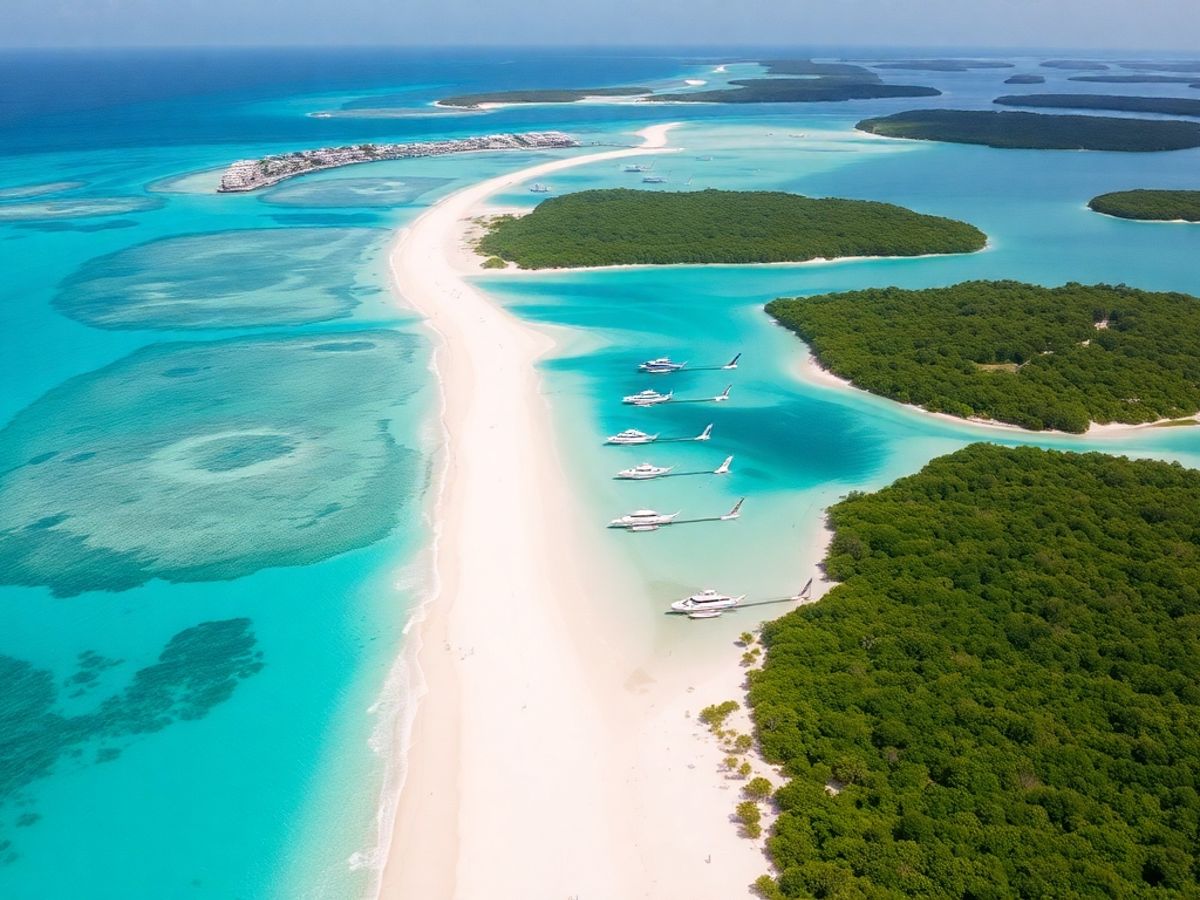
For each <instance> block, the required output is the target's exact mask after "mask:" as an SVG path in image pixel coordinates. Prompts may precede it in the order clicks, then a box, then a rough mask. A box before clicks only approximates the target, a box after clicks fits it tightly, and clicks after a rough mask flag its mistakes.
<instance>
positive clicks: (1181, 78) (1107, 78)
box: [1067, 75, 1196, 84]
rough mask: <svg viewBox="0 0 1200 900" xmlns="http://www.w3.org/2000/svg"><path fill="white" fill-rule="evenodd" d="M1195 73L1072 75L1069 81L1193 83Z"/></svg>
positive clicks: (1095, 82) (1098, 82)
mask: <svg viewBox="0 0 1200 900" xmlns="http://www.w3.org/2000/svg"><path fill="white" fill-rule="evenodd" d="M1195 80H1196V76H1195V75H1072V76H1071V77H1070V78H1068V79H1067V81H1084V82H1092V83H1094V84H1191V83H1192V82H1193V81H1195Z"/></svg>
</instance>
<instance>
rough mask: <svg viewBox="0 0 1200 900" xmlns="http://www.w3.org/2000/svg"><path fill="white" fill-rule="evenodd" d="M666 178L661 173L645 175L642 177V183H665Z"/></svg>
mask: <svg viewBox="0 0 1200 900" xmlns="http://www.w3.org/2000/svg"><path fill="white" fill-rule="evenodd" d="M666 183H667V179H665V178H663V176H661V175H646V176H645V177H644V178H642V184H666Z"/></svg>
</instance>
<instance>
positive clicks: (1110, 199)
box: [1088, 189, 1200, 222]
mask: <svg viewBox="0 0 1200 900" xmlns="http://www.w3.org/2000/svg"><path fill="white" fill-rule="evenodd" d="M1088 207H1089V208H1091V209H1094V210H1095V211H1096V212H1099V213H1104V214H1105V215H1109V216H1118V217H1120V218H1122V219H1143V220H1146V221H1154V222H1175V221H1179V220H1183V221H1185V222H1200V191H1163V190H1147V189H1141V190H1136V191H1113V192H1112V193H1110V194H1101V195H1100V196H1099V197H1093V198H1092V199H1091V200H1089V201H1088Z"/></svg>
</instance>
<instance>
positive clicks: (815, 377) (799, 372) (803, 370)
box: [776, 323, 1200, 441]
mask: <svg viewBox="0 0 1200 900" xmlns="http://www.w3.org/2000/svg"><path fill="white" fill-rule="evenodd" d="M776 324H778V323H776ZM780 327H781V328H782V327H783V326H782V325H781V326H780ZM796 340H800V338H799V337H797V338H796ZM801 343H802V344H804V350H805V354H806V355H805V357H804V359H803V360H801V361H800V363H799V364H798V365H797V366H794V367H793V369H792V371H793V372H794V374H795V375H796V376H797V377H798V378H799V379H800V380H801V381H807V382H808V383H809V384H816V385H819V386H821V387H826V388H832V389H834V390H840V391H853V392H855V393H858V394H865V395H867V396H868V397H874V398H876V399H877V400H882V401H885V402H886V403H890V404H892V405H894V406H897V407H900V408H901V409H905V410H908V411H910V412H915V413H919V414H920V415H923V416H931V417H932V418H935V419H941V420H942V421H943V422H953V423H954V424H956V425H973V426H976V427H979V428H986V429H990V430H995V431H1004V432H1008V433H1009V434H1019V435H1021V436H1023V437H1038V436H1040V435H1048V436H1050V437H1055V438H1075V439H1077V440H1081V441H1082V440H1096V439H1097V438H1114V437H1130V436H1131V435H1133V434H1134V433H1136V432H1139V431H1145V430H1147V429H1151V428H1169V427H1187V426H1172V425H1170V424H1169V423H1174V422H1186V421H1188V420H1189V419H1191V420H1192V421H1193V422H1196V423H1197V424H1200V413H1196V414H1195V415H1194V416H1184V417H1183V418H1182V419H1157V420H1155V421H1153V422H1141V423H1138V424H1136V425H1130V424H1127V423H1124V422H1109V423H1106V424H1101V423H1099V422H1092V423H1091V424H1090V425H1089V426H1088V430H1087V431H1085V432H1083V433H1082V434H1077V433H1076V432H1073V431H1056V430H1054V429H1051V428H1044V429H1042V430H1041V431H1033V430H1031V429H1029V428H1022V427H1021V426H1020V425H1013V424H1012V423H1010V422H1001V421H999V420H997V419H983V418H975V417H972V418H969V419H964V418H962V417H961V416H952V415H950V413H942V412H932V411H930V410H928V409H925V408H924V407H921V406H917V405H916V404H915V403H901V402H900V401H898V400H892V399H891V398H889V397H884V396H883V395H882V394H876V393H874V392H873V391H868V390H866V389H865V388H860V387H859V386H858V385H856V384H854V383H853V382H851V381H850V380H849V379H846V378H843V377H842V376H840V375H836V374H834V373H833V372H831V371H830V370H829V369H827V368H825V366H823V365H822V364H821V363H820V361H818V360H817V358H816V356H814V355H813V352H812V350H811V349H810V348H809V346H808V344H806V343H804V342H803V341H802V340H801Z"/></svg>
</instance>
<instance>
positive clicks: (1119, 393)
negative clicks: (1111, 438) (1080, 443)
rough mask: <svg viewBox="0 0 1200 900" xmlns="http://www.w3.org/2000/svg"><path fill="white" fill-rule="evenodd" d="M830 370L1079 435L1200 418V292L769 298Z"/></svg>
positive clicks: (1010, 285)
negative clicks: (1097, 428)
mask: <svg viewBox="0 0 1200 900" xmlns="http://www.w3.org/2000/svg"><path fill="white" fill-rule="evenodd" d="M767 312H768V313H769V314H770V315H771V316H773V317H774V318H775V319H776V320H777V321H778V322H779V323H780V324H782V325H784V326H786V327H787V328H790V329H791V330H792V331H794V332H795V333H796V334H797V335H798V336H799V337H800V338H801V339H802V340H804V341H805V342H806V343H807V344H808V345H809V347H810V348H811V350H812V353H813V356H814V357H815V359H816V360H817V361H818V362H819V363H820V364H821V365H822V366H824V367H825V368H827V369H829V370H830V371H831V372H832V373H833V374H834V375H837V376H839V377H840V378H844V379H846V380H848V381H849V382H850V383H851V384H853V385H854V386H856V387H859V388H862V389H863V390H867V391H870V392H872V393H874V394H879V395H880V396H883V397H888V398H889V399H892V400H896V401H898V402H900V403H909V404H913V405H914V406H919V407H921V408H922V409H925V410H928V411H930V412H936V413H946V414H949V415H952V416H956V417H958V418H962V419H984V420H990V421H993V422H1002V423H1007V424H1011V425H1016V426H1019V427H1021V428H1025V429H1029V430H1033V431H1041V430H1044V429H1055V430H1058V431H1067V432H1073V433H1076V434H1079V433H1082V432H1085V431H1087V430H1088V428H1089V427H1090V426H1091V424H1092V423H1093V422H1096V423H1100V424H1107V423H1122V424H1145V423H1151V422H1165V421H1171V420H1179V419H1183V418H1185V417H1190V416H1195V415H1196V413H1197V412H1200V299H1198V298H1196V297H1192V296H1189V295H1187V294H1176V293H1151V292H1149V291H1140V290H1136V289H1134V288H1130V287H1125V286H1115V287H1114V286H1110V285H1103V284H1101V285H1090V286H1089V285H1082V284H1066V285H1063V286H1062V287H1056V288H1047V287H1041V286H1039V285H1033V284H1022V283H1020V282H1016V281H968V282H964V283H962V284H957V285H954V286H953V287H945V288H930V289H926V290H901V289H900V288H880V289H871V290H865V291H850V292H847V293H839V294H825V295H821V296H816V297H797V298H793V299H779V300H773V301H771V302H770V303H769V304H767Z"/></svg>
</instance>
